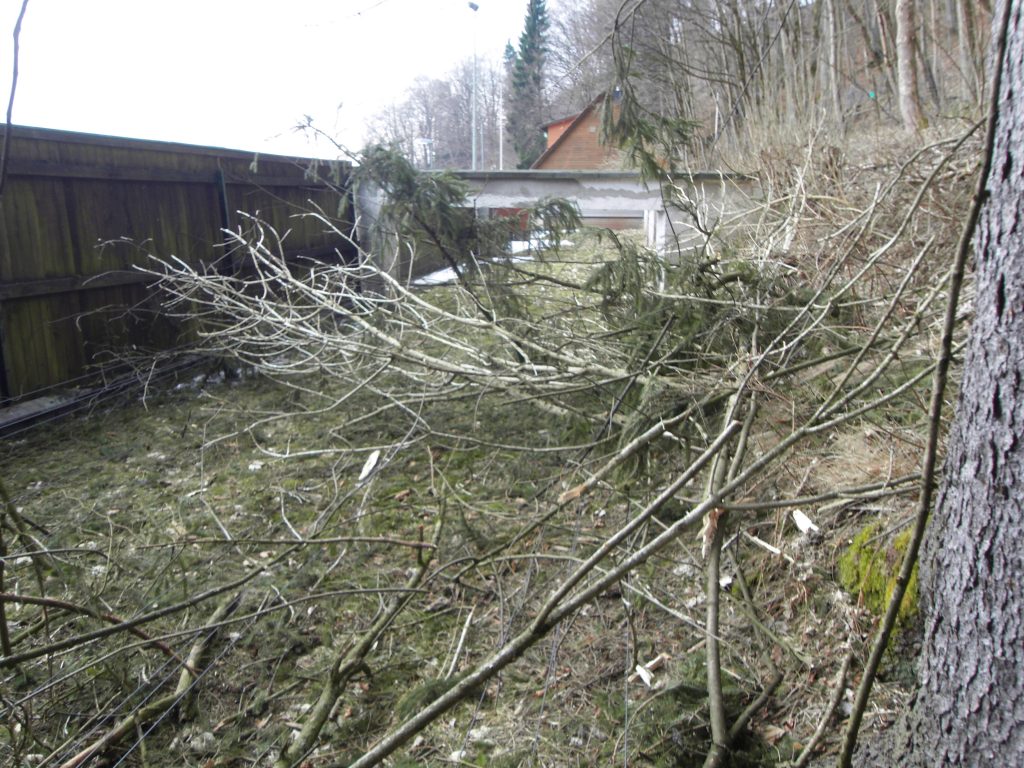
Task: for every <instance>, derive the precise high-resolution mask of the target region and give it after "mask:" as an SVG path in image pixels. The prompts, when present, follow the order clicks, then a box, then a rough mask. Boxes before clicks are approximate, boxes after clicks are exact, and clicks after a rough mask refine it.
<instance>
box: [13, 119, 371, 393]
mask: <svg viewBox="0 0 1024 768" xmlns="http://www.w3.org/2000/svg"><path fill="white" fill-rule="evenodd" d="M2 135H3V128H2V127H0V138H2ZM347 172H348V169H347V166H346V165H344V164H329V163H325V162H324V161H316V160H305V159H299V158H287V157H279V156H256V155H254V154H252V153H248V152H238V151H232V150H224V149H217V148H211V147H194V146H188V145H181V144H170V143H165V142H151V141H141V140H135V139H122V138H116V137H109V136H94V135H89V134H79V133H71V132H67V131H53V130H46V129H39V128H25V127H20V126H15V127H14V128H13V129H12V134H11V143H10V154H9V164H8V180H7V187H6V191H5V194H4V198H3V201H2V211H0V363H2V366H0V396H2V398H3V399H5V400H9V399H13V398H19V397H25V396H30V395H32V394H34V393H39V392H41V391H43V390H45V389H47V388H51V387H54V386H57V385H61V384H66V383H70V382H75V381H78V380H80V379H81V377H83V376H87V375H89V374H90V373H92V372H93V371H94V370H95V368H96V366H97V365H99V364H102V363H106V362H110V361H111V360H113V359H115V357H116V355H117V351H118V350H119V349H124V348H125V347H128V346H133V347H136V348H139V349H153V350H167V349H169V348H173V347H174V346H175V345H176V344H178V343H179V342H180V338H179V336H180V331H181V329H180V328H177V327H176V326H175V325H174V324H173V323H171V322H169V321H168V320H167V318H166V317H164V316H163V315H162V313H161V309H160V304H159V300H158V299H157V297H154V296H153V295H152V292H151V291H150V290H149V288H148V287H147V280H146V278H145V277H144V276H142V275H140V273H139V272H138V271H137V270H136V269H135V268H134V266H135V265H136V264H140V265H141V264H145V263H146V262H147V261H148V256H147V253H157V254H160V255H162V256H170V255H174V256H176V257H178V258H180V259H182V260H183V261H185V262H187V263H190V264H193V265H198V264H200V263H202V264H212V263H214V262H215V261H216V260H218V259H219V258H221V257H223V256H224V253H225V251H224V248H223V247H222V246H223V242H224V234H223V228H224V227H225V226H228V227H231V228H237V227H238V226H240V225H241V224H243V223H244V222H242V220H241V217H240V216H239V215H238V214H237V211H245V212H247V213H252V214H256V213H258V214H259V216H260V217H261V218H262V219H263V220H264V221H266V222H268V223H270V224H271V225H272V226H273V227H274V228H275V229H277V230H278V232H279V233H281V234H282V235H284V234H285V233H287V237H286V239H285V248H286V250H287V251H288V252H289V253H293V254H298V253H302V254H306V255H312V256H316V257H319V258H331V257H334V258H339V257H340V258H349V257H351V255H352V251H353V247H352V246H351V244H350V243H348V242H347V240H346V239H345V238H344V237H342V236H340V235H339V234H338V232H337V231H333V230H332V229H331V228H330V227H327V226H324V224H323V223H322V222H320V221H317V220H316V219H313V218H311V217H297V216H296V214H301V213H303V212H307V211H309V210H311V209H312V208H314V207H318V208H319V209H321V210H322V211H323V212H324V213H325V214H326V215H327V216H329V217H332V218H333V219H334V221H333V222H332V223H334V224H335V225H336V226H337V228H338V230H340V231H342V232H347V231H348V230H349V229H351V222H350V221H346V220H343V219H342V218H340V217H339V216H338V214H339V210H340V209H339V199H340V196H341V195H343V194H345V192H344V189H345V187H346V182H347Z"/></svg>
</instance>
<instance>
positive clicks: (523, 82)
mask: <svg viewBox="0 0 1024 768" xmlns="http://www.w3.org/2000/svg"><path fill="white" fill-rule="evenodd" d="M549 27H550V21H549V19H548V11H547V7H546V5H545V2H544V0H529V4H528V5H527V8H526V20H525V22H524V25H523V33H522V34H521V35H520V36H519V49H518V50H517V51H514V52H513V55H512V56H511V57H509V56H508V50H506V60H507V62H508V66H509V81H510V82H509V86H510V87H509V96H508V107H507V109H506V115H507V119H508V133H509V136H510V137H511V139H512V146H513V147H514V148H515V152H516V157H518V159H519V163H518V165H519V167H520V168H529V167H530V166H531V165H533V163H534V161H535V160H536V159H537V158H538V157H540V155H541V153H542V152H543V151H544V136H543V135H542V133H541V130H540V129H541V126H542V125H543V124H544V121H545V120H546V119H547V118H548V116H549V115H548V110H547V104H546V101H545V94H544V88H545V65H546V62H547V53H548V41H547V34H548V28H549Z"/></svg>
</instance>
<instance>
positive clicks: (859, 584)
mask: <svg viewBox="0 0 1024 768" xmlns="http://www.w3.org/2000/svg"><path fill="white" fill-rule="evenodd" d="M910 535H911V531H904V532H903V533H901V534H899V535H897V536H896V537H895V538H892V539H889V538H888V537H887V536H885V535H884V534H883V531H882V526H881V524H880V523H872V524H870V525H868V526H867V527H865V528H863V529H861V531H860V533H858V534H857V535H856V536H855V537H854V539H853V542H852V543H851V544H850V546H849V547H847V549H846V551H845V552H844V553H843V554H842V556H841V557H840V558H839V582H840V583H841V584H842V585H843V588H844V589H846V590H847V591H848V592H850V593H851V594H853V595H857V596H858V597H859V598H860V599H861V600H863V602H864V605H865V606H867V608H868V609H869V610H870V611H871V612H872V613H874V614H875V615H877V616H881V615H882V614H884V613H885V610H886V608H887V607H888V605H889V601H890V600H891V599H892V593H893V589H895V587H896V580H897V578H898V577H899V573H900V566H901V565H902V563H903V555H904V553H905V552H906V550H907V545H908V544H909V542H910ZM917 606H918V595H917V566H916V565H915V566H914V570H913V571H912V573H911V575H910V583H909V584H908V585H907V591H906V594H904V595H903V602H902V603H901V605H900V610H899V613H898V614H897V619H896V624H897V627H900V628H902V627H906V626H908V625H909V624H910V622H912V621H913V619H914V617H915V616H916V614H917Z"/></svg>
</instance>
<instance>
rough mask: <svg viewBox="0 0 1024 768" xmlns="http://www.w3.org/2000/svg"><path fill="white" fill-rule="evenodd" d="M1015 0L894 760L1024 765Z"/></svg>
mask: <svg viewBox="0 0 1024 768" xmlns="http://www.w3.org/2000/svg"><path fill="white" fill-rule="evenodd" d="M1006 1H1007V2H1011V3H1012V7H1011V9H1010V13H1011V15H1010V17H1009V22H1008V26H1007V45H1006V54H1005V56H1004V57H1003V64H1002V66H1003V73H1002V85H1001V88H1000V92H999V94H998V95H997V104H998V108H999V113H998V117H997V120H996V131H995V141H994V145H993V155H992V167H991V172H990V173H989V178H988V184H987V191H988V194H989V197H988V199H987V201H986V203H985V205H984V208H983V209H982V213H981V218H980V220H979V223H978V231H977V236H976V240H975V251H976V265H977V300H976V307H975V320H974V325H973V327H972V330H971V337H970V342H969V345H968V352H967V354H966V358H965V361H964V371H965V373H964V380H963V385H962V389H961V393H960V401H959V404H958V409H957V415H956V420H955V423H954V426H953V428H952V431H951V434H950V441H949V448H948V453H947V459H946V469H945V476H944V480H943V484H942V488H941V491H940V494H939V497H938V500H937V502H936V511H935V513H934V515H933V519H932V521H931V523H930V526H931V527H930V529H929V533H928V539H927V540H926V542H925V549H924V553H923V556H922V560H921V580H922V585H923V586H924V588H923V589H922V591H921V594H922V595H923V606H922V607H923V610H924V615H925V638H924V644H923V648H922V653H921V667H920V681H919V682H920V686H919V691H918V693H917V697H916V700H915V702H914V705H913V707H912V709H911V712H910V714H909V717H908V720H907V729H906V730H905V731H904V733H903V734H901V736H900V737H899V738H900V740H901V741H902V743H901V744H898V745H897V747H898V750H899V751H902V752H903V753H904V757H903V759H899V760H897V761H896V762H894V763H892V764H893V765H908V766H929V768H932V767H933V766H1003V765H1006V766H1010V765H1024V672H1022V670H1024V605H1022V602H1024V580H1022V575H1024V343H1022V341H1024V144H1022V143H1021V135H1022V130H1024V101H1022V100H1021V94H1022V93H1024V19H1022V12H1024V0H1006ZM995 17H996V19H997V20H998V19H1000V18H1001V17H1002V13H1001V11H1000V12H997V13H996V15H995ZM996 24H997V25H998V24H999V21H997V22H996ZM999 31H1000V30H998V29H997V30H996V34H994V35H993V39H994V40H997V39H998V33H999ZM993 47H994V48H995V46H993Z"/></svg>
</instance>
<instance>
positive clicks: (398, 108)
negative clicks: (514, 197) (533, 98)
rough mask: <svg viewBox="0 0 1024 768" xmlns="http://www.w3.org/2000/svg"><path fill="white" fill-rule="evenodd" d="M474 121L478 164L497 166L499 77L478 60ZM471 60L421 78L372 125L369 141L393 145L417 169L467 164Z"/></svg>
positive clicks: (470, 125) (499, 123) (470, 137)
mask: <svg viewBox="0 0 1024 768" xmlns="http://www.w3.org/2000/svg"><path fill="white" fill-rule="evenodd" d="M476 79H477V111H478V112H477V122H478V127H479V136H478V141H479V146H480V155H479V162H480V166H479V167H480V168H481V169H484V170H487V169H493V168H497V167H498V162H499V155H500V151H499V149H500V148H499V146H498V143H499V141H501V139H502V138H503V137H502V126H501V118H500V114H501V111H500V107H501V104H500V102H501V79H502V76H501V74H500V72H499V70H498V69H496V68H495V67H492V66H490V65H488V64H486V63H483V62H478V64H477V76H476ZM472 98H473V62H472V60H466V61H464V62H462V63H461V64H459V65H458V66H457V67H455V69H453V70H452V71H451V72H450V73H449V74H448V75H447V76H445V77H443V78H427V77H421V78H418V79H417V80H416V82H415V83H413V85H412V86H411V87H410V88H409V90H408V91H406V94H405V98H404V100H402V101H400V102H398V103H396V104H392V105H391V106H390V107H388V108H387V109H386V110H384V111H383V112H381V113H380V114H378V115H377V116H376V118H375V119H374V120H373V122H372V123H371V125H370V138H371V141H372V142H373V143H377V144H383V145H386V146H390V147H392V148H395V149H397V150H398V151H399V152H401V153H402V155H404V156H405V157H407V158H408V159H409V160H410V161H411V162H412V163H413V164H414V165H415V166H416V167H417V168H423V169H431V168H469V167H470V166H471V164H472V158H471V157H470V152H471V149H470V148H471V147H472V136H471V134H470V131H471V130H472V117H471V113H472Z"/></svg>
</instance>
